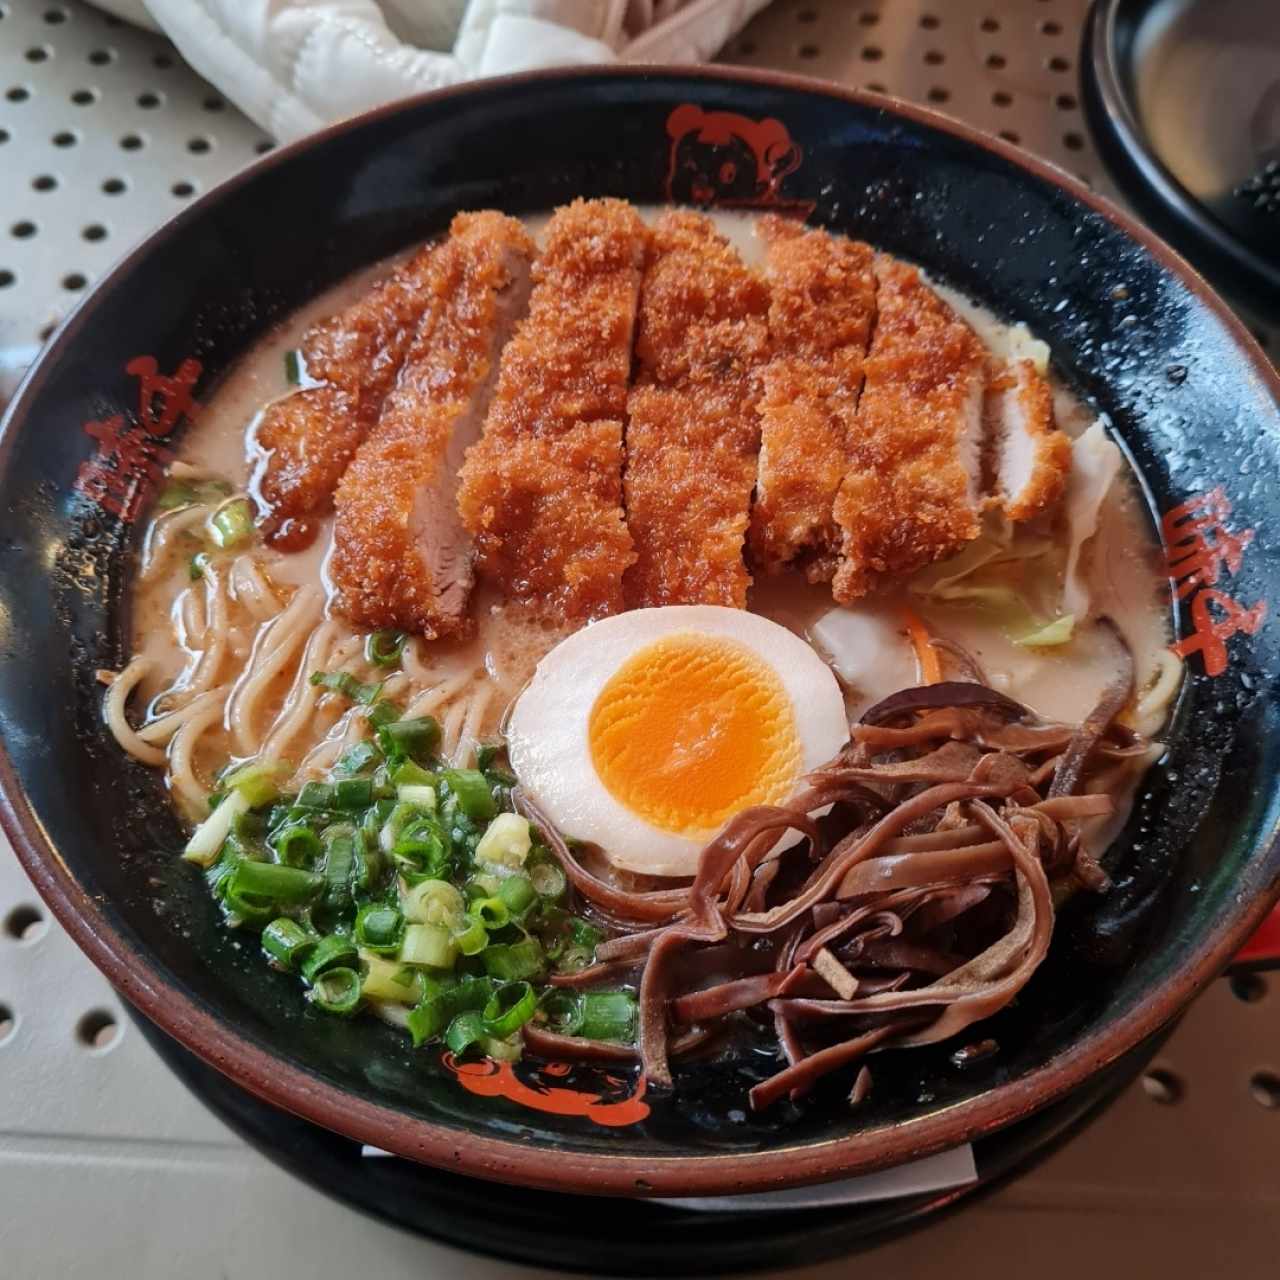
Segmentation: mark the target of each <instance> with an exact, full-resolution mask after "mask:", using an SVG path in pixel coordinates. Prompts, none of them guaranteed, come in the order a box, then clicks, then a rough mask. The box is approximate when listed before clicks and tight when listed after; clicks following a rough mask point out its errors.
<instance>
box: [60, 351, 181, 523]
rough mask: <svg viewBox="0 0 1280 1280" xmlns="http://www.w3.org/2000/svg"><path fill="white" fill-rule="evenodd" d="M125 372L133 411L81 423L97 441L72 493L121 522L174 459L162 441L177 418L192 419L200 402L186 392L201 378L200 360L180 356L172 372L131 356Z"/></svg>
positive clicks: (139, 504) (136, 509) (149, 359)
mask: <svg viewBox="0 0 1280 1280" xmlns="http://www.w3.org/2000/svg"><path fill="white" fill-rule="evenodd" d="M124 368H125V372H126V373H129V374H132V375H133V376H134V377H135V378H137V379H138V415H137V418H136V420H135V421H133V422H130V421H128V420H127V419H126V417H125V415H124V414H123V413H116V414H112V415H111V417H109V418H102V419H100V420H97V421H94V422H86V423H85V424H84V430H85V434H86V435H88V436H89V437H90V438H91V439H92V440H94V441H95V442H96V444H97V448H96V450H95V451H94V454H93V456H92V457H91V458H89V459H88V461H86V462H82V463H81V464H80V469H79V471H78V472H77V473H76V482H75V488H76V492H77V493H80V494H82V495H83V496H84V497H86V498H88V499H89V500H90V501H91V502H95V503H97V505H98V506H99V507H101V508H102V509H103V510H104V511H107V512H109V513H110V514H111V515H113V516H118V517H119V518H120V519H121V520H123V521H124V522H125V523H126V524H131V523H132V522H133V521H134V520H136V519H137V517H138V513H139V511H140V510H141V509H142V504H143V501H144V499H145V498H146V496H147V494H148V493H149V492H150V491H151V489H152V488H154V487H155V485H156V484H157V483H158V482H159V480H160V478H161V476H162V475H163V474H164V469H165V467H166V466H167V465H168V464H169V462H170V461H171V460H172V458H173V454H172V453H171V451H170V450H169V449H168V448H166V447H165V445H164V443H163V442H164V441H165V440H167V439H168V437H169V436H170V435H172V434H173V431H174V428H176V427H177V425H178V423H179V422H180V421H181V420H182V419H183V418H186V419H188V420H190V419H192V418H194V417H195V416H196V414H197V413H199V412H200V406H199V405H198V404H197V403H196V401H195V400H194V399H193V398H192V395H191V391H192V388H194V387H195V385H196V382H197V380H198V379H199V377H200V371H201V370H200V361H199V360H192V359H189V358H188V359H186V360H183V361H182V363H181V364H179V365H178V368H177V369H176V370H175V372H174V373H173V374H172V376H170V375H167V374H162V373H161V372H160V366H159V364H158V363H157V362H156V358H155V357H154V356H135V357H134V358H133V359H132V360H130V361H129V363H128V364H127V365H125V367H124Z"/></svg>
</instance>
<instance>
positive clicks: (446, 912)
mask: <svg viewBox="0 0 1280 1280" xmlns="http://www.w3.org/2000/svg"><path fill="white" fill-rule="evenodd" d="M464 905H465V904H464V903H463V901H462V894H460V893H459V892H458V890H457V889H456V888H454V886H453V885H451V884H450V883H449V882H448V881H447V880H420V881H419V882H418V883H417V884H415V885H413V886H412V887H411V888H409V889H407V890H405V892H404V893H402V894H401V895H400V910H401V911H403V912H404V918H405V919H406V920H409V921H412V922H413V923H414V924H443V925H449V926H452V925H454V924H456V923H457V922H458V921H459V920H461V919H462V913H463V908H464Z"/></svg>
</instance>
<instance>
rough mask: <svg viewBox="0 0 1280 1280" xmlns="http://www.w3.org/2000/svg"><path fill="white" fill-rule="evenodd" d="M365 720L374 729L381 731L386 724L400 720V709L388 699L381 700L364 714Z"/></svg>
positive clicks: (376, 701)
mask: <svg viewBox="0 0 1280 1280" xmlns="http://www.w3.org/2000/svg"><path fill="white" fill-rule="evenodd" d="M378 687H379V688H381V687H382V686H381V685H379V686H378ZM364 718H365V719H366V720H367V721H368V722H369V724H370V725H371V726H372V727H373V728H374V729H380V728H381V727H382V726H383V725H384V724H390V723H391V722H392V721H393V720H399V719H400V708H399V707H398V706H397V705H396V704H395V703H394V702H392V701H390V700H389V699H387V698H379V699H377V700H375V701H374V702H373V703H372V705H371V706H370V707H369V709H368V711H366V712H365V713H364Z"/></svg>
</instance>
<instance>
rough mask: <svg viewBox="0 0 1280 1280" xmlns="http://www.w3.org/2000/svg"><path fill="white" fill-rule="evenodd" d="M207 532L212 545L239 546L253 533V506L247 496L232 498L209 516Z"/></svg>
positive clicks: (223, 546)
mask: <svg viewBox="0 0 1280 1280" xmlns="http://www.w3.org/2000/svg"><path fill="white" fill-rule="evenodd" d="M209 534H210V536H211V537H212V538H213V541H214V545H215V546H218V547H222V548H224V549H226V548H229V547H235V546H239V544H240V543H242V542H243V541H244V540H245V539H246V538H249V537H251V536H252V535H253V508H252V507H250V505H249V500H248V498H233V499H232V500H231V501H230V502H227V503H224V504H223V505H222V506H220V507H219V508H218V509H217V510H216V511H215V512H214V513H213V515H212V516H210V517H209Z"/></svg>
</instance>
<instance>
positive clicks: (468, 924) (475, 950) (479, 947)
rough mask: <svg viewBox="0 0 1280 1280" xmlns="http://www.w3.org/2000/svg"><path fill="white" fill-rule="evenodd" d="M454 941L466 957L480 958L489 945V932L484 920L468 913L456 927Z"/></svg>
mask: <svg viewBox="0 0 1280 1280" xmlns="http://www.w3.org/2000/svg"><path fill="white" fill-rule="evenodd" d="M453 940H454V942H456V943H457V944H458V950H459V951H460V952H462V954H463V955H464V956H478V955H479V954H480V953H481V952H482V951H483V950H484V949H485V947H487V946H488V945H489V930H488V929H486V928H485V927H484V921H483V920H481V919H479V918H478V917H476V916H473V915H472V914H471V913H470V912H468V913H467V914H466V915H464V916H463V917H462V920H461V921H460V923H459V924H458V925H456V926H455V928H454V930H453Z"/></svg>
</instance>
